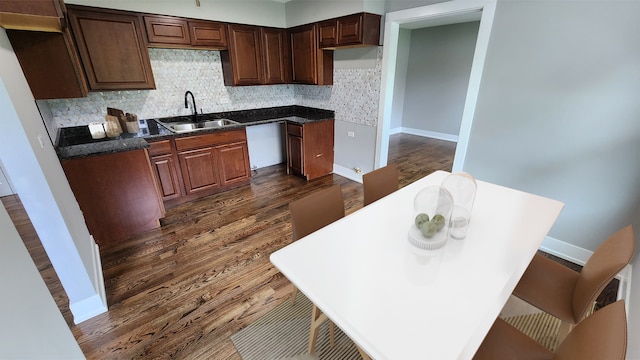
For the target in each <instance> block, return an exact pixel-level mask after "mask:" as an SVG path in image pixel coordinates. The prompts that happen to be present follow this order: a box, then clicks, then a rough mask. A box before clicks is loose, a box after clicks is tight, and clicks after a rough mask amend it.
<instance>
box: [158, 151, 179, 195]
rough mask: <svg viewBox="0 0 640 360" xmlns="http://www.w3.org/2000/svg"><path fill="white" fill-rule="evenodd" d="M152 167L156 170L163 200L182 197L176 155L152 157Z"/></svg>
mask: <svg viewBox="0 0 640 360" xmlns="http://www.w3.org/2000/svg"><path fill="white" fill-rule="evenodd" d="M151 165H152V166H153V168H154V170H155V175H156V179H157V181H158V188H159V190H160V194H161V195H162V200H163V201H166V200H171V199H175V198H179V197H180V196H182V183H181V182H180V175H179V173H178V167H177V166H178V164H177V161H175V157H174V155H173V154H167V155H158V156H153V157H151Z"/></svg>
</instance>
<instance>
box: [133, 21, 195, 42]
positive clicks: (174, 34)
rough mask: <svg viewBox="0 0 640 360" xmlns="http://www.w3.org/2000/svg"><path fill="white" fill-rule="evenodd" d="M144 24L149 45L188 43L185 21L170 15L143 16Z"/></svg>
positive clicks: (189, 39) (187, 29) (187, 30)
mask: <svg viewBox="0 0 640 360" xmlns="http://www.w3.org/2000/svg"><path fill="white" fill-rule="evenodd" d="M144 26H145V28H146V29H147V39H148V40H149V45H150V46H153V45H166V44H177V45H190V44H191V38H190V37H189V28H188V26H187V21H186V20H184V19H180V18H175V17H171V16H145V17H144Z"/></svg>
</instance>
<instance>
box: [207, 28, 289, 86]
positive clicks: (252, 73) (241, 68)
mask: <svg viewBox="0 0 640 360" xmlns="http://www.w3.org/2000/svg"><path fill="white" fill-rule="evenodd" d="M228 30H229V50H228V51H222V52H221V53H220V57H221V59H222V70H223V74H224V83H225V85H227V86H238V85H264V84H284V83H285V82H286V81H287V69H288V67H287V59H288V50H287V49H288V48H287V46H286V45H287V43H286V41H285V36H286V31H285V30H283V29H277V28H266V27H257V26H250V25H236V24H230V25H229V27H228Z"/></svg>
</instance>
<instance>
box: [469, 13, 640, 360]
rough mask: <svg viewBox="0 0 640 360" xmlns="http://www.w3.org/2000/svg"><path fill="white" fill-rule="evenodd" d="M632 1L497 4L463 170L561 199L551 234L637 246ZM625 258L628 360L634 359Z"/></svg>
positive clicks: (639, 301) (636, 29) (638, 349)
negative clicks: (630, 230) (620, 234)
mask: <svg viewBox="0 0 640 360" xmlns="http://www.w3.org/2000/svg"><path fill="white" fill-rule="evenodd" d="M639 13H640V2H630V1H554V2H546V1H500V2H498V7H497V9H496V14H495V21H494V24H493V30H492V35H491V40H490V44H489V49H488V53H487V58H486V63H485V68H484V74H483V78H482V82H481V86H480V91H479V98H478V103H477V104H478V105H477V109H476V115H475V118H474V122H473V128H472V132H471V136H470V141H469V148H468V152H467V157H466V162H465V164H464V170H465V171H468V172H469V173H471V174H473V175H474V176H476V177H477V178H479V179H482V180H486V181H490V182H495V183H498V184H502V185H506V186H510V187H513V188H517V189H521V190H524V191H528V192H532V193H536V194H540V195H543V196H547V197H551V198H554V199H557V200H560V201H563V202H564V203H565V204H566V206H565V208H564V209H563V211H562V213H561V214H560V217H559V218H558V221H557V222H556V224H555V225H554V227H553V228H552V230H551V232H550V236H551V237H553V238H555V239H558V240H561V241H564V242H567V243H569V244H572V245H575V246H578V247H581V248H584V249H587V250H594V249H595V248H596V247H597V245H599V244H600V243H601V242H602V241H604V240H605V239H606V238H607V237H608V236H609V235H611V234H613V233H614V232H615V231H617V230H618V229H620V228H622V227H623V226H625V225H627V224H629V223H632V224H633V225H634V227H635V231H636V237H637V239H640V211H639V206H638V204H639V199H640V165H639V164H640V121H638V119H640V101H638V94H640V46H638V41H637V39H638V34H640V22H638V19H637V14H639ZM638 258H639V257H638V256H636V257H634V259H633V261H632V262H633V265H634V272H635V274H634V275H633V277H632V282H633V284H632V295H631V304H629V305H630V306H629V309H630V312H629V314H628V316H629V330H630V332H629V340H630V341H629V346H630V348H629V353H628V355H629V357H628V358H629V359H640V343H639V342H638V341H634V340H633V339H638V338H640V260H639V259H638Z"/></svg>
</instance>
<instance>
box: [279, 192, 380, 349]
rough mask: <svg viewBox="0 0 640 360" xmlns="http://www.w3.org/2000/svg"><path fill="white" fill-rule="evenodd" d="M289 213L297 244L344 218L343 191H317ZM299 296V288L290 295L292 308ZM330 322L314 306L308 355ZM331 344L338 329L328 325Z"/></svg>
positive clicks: (300, 200) (300, 201)
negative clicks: (326, 322) (321, 330)
mask: <svg viewBox="0 0 640 360" xmlns="http://www.w3.org/2000/svg"><path fill="white" fill-rule="evenodd" d="M289 211H290V212H291V234H292V235H291V238H292V240H293V241H296V240H298V239H300V238H302V237H305V236H307V235H309V234H311V233H312V232H314V231H316V230H319V229H321V228H323V227H325V226H327V225H329V224H331V223H332V222H334V221H336V220H339V219H341V218H343V217H344V199H343V198H342V188H341V187H340V185H333V186H331V187H330V188H327V189H323V190H320V191H316V192H314V193H312V194H310V195H307V196H305V197H304V198H302V199H298V200H295V201H293V202H291V203H290V204H289ZM297 294H298V288H294V290H293V292H292V293H291V305H294V304H295V299H296V296H297ZM327 320H329V318H328V317H327V315H325V314H324V313H322V311H320V309H319V308H318V307H317V306H316V305H315V304H313V308H312V309H311V328H310V332H309V353H312V352H313V351H314V350H315V347H316V342H317V339H318V331H319V330H320V325H322V324H323V323H324V322H325V321H327ZM329 342H330V345H331V347H333V346H334V344H335V325H334V324H333V322H332V321H329ZM356 347H357V349H358V352H359V353H360V355H361V356H362V358H363V359H365V360H368V359H370V358H369V356H367V354H366V353H365V352H364V351H363V350H362V349H361V348H360V347H359V346H356Z"/></svg>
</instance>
